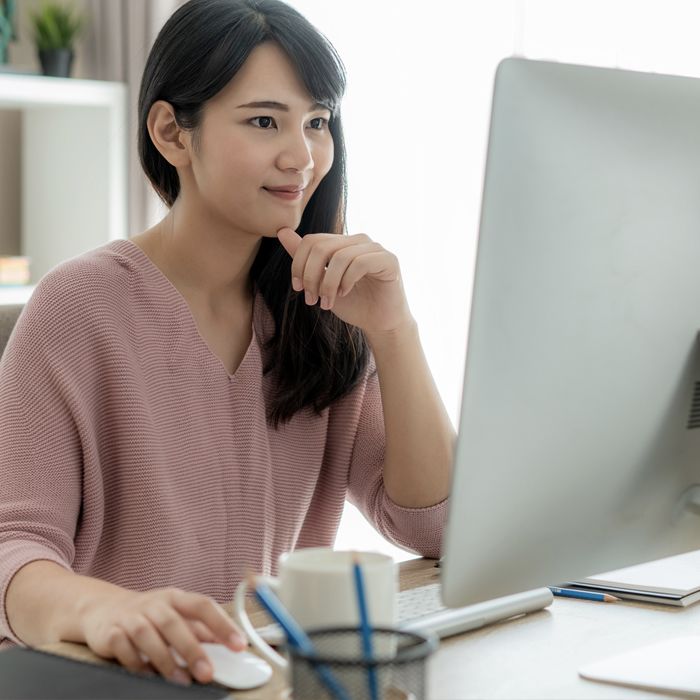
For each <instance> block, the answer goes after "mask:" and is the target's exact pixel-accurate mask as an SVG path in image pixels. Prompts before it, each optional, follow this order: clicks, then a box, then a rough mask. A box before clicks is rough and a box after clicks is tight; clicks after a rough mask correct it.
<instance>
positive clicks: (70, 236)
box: [0, 73, 128, 284]
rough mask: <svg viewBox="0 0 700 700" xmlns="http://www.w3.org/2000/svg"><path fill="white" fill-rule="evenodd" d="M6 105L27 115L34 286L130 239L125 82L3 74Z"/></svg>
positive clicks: (25, 246) (24, 247)
mask: <svg viewBox="0 0 700 700" xmlns="http://www.w3.org/2000/svg"><path fill="white" fill-rule="evenodd" d="M0 109H17V110H20V111H21V115H22V117H21V118H22V144H21V148H22V161H21V162H22V165H21V178H22V180H21V208H22V212H21V221H22V231H21V235H20V238H21V246H20V247H21V250H20V254H21V255H26V256H28V257H29V258H31V270H30V274H31V279H30V283H31V284H36V283H37V282H38V281H39V279H41V277H43V275H44V274H46V272H48V271H49V270H50V269H51V268H52V267H54V266H56V265H57V264H59V263H61V262H63V261H64V260H67V259H69V258H73V257H76V256H77V255H80V254H81V253H84V252H85V251H87V250H90V249H92V248H96V247H98V246H100V245H102V244H104V243H107V242H109V241H112V240H115V239H119V238H126V237H127V234H128V231H127V160H128V147H127V143H128V129H127V90H126V85H125V84H124V83H113V82H107V81H102V80H78V79H75V78H51V77H47V76H40V75H26V74H12V73H0ZM0 160H1V159H0ZM0 167H1V163H0Z"/></svg>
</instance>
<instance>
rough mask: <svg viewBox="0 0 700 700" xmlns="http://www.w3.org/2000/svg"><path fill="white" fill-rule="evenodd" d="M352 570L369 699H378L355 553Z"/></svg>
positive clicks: (365, 601)
mask: <svg viewBox="0 0 700 700" xmlns="http://www.w3.org/2000/svg"><path fill="white" fill-rule="evenodd" d="M352 561H353V572H354V574H355V591H356V593H357V607H358V608H359V610H360V631H361V632H362V651H363V653H364V656H365V661H367V662H370V663H369V664H368V666H367V682H368V684H369V696H370V698H371V700H378V697H379V694H378V692H377V673H376V670H375V668H374V666H373V665H372V664H371V662H372V660H373V656H374V652H373V650H372V629H371V627H370V623H369V615H368V614H367V598H366V596H365V583H364V578H363V576H362V569H361V568H360V560H359V557H358V556H357V554H356V553H355V554H353V557H352Z"/></svg>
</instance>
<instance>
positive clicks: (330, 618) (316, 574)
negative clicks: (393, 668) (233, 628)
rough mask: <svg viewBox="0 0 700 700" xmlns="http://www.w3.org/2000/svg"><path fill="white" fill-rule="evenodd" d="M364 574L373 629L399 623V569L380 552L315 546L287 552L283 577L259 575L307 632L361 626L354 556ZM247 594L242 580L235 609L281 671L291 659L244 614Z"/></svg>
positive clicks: (281, 570) (252, 639)
mask: <svg viewBox="0 0 700 700" xmlns="http://www.w3.org/2000/svg"><path fill="white" fill-rule="evenodd" d="M355 555H356V556H357V557H358V560H359V563H360V567H361V570H362V575H363V580H364V589H365V598H366V601H367V614H368V616H369V620H370V623H371V624H372V626H374V627H395V626H396V623H397V616H398V613H397V603H396V600H397V593H398V585H399V580H398V569H397V567H396V564H395V563H394V560H393V559H392V558H391V557H389V556H387V555H386V554H380V553H378V552H345V551H338V550H333V549H330V548H328V547H313V548H308V549H297V550H295V551H293V552H287V553H284V554H282V555H281V556H280V558H279V577H278V578H272V577H269V576H256V577H255V578H256V581H260V582H264V583H266V584H268V585H269V586H270V588H272V589H273V591H274V592H275V593H276V594H277V597H278V598H279V599H280V601H281V602H282V604H283V605H284V607H285V608H286V609H287V611H288V612H289V613H290V614H291V615H292V617H293V618H294V619H295V620H296V621H297V622H298V623H299V625H300V626H301V627H302V628H303V629H305V630H308V629H311V628H323V627H359V624H360V617H359V608H358V603H357V591H356V588H355V578H354V574H353V557H354V556H355ZM247 590H248V586H247V584H246V581H245V580H243V581H241V583H240V584H239V586H238V588H237V589H236V594H235V597H234V610H235V614H236V618H237V620H238V623H239V624H240V626H241V628H242V629H243V631H244V632H245V633H246V635H247V636H248V639H249V640H250V642H251V644H252V645H253V646H254V647H255V648H256V649H258V651H260V653H261V654H263V655H264V656H265V657H266V658H267V659H269V660H270V661H271V662H272V663H274V664H275V665H277V666H278V667H280V668H282V669H285V670H286V669H287V666H288V664H287V660H286V659H285V658H284V657H283V656H281V655H280V654H278V653H277V652H276V651H275V650H274V649H273V648H272V647H271V646H270V645H269V644H268V643H267V642H266V641H265V640H264V639H262V637H261V636H260V635H259V634H258V633H257V632H256V631H255V628H254V627H253V625H252V623H251V621H250V618H249V617H248V615H247V613H246V611H245V596H246V592H247Z"/></svg>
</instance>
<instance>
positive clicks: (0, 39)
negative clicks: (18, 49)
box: [0, 0, 17, 65]
mask: <svg viewBox="0 0 700 700" xmlns="http://www.w3.org/2000/svg"><path fill="white" fill-rule="evenodd" d="M16 38H17V30H16V28H15V0H0V65H4V64H5V63H7V62H8V60H7V47H8V44H9V43H10V42H11V41H14V40H15V39H16Z"/></svg>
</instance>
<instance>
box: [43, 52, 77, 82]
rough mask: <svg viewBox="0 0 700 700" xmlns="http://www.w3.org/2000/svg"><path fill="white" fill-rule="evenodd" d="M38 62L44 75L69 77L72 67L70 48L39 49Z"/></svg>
mask: <svg viewBox="0 0 700 700" xmlns="http://www.w3.org/2000/svg"><path fill="white" fill-rule="evenodd" d="M39 62H40V63H41V71H42V73H43V74H44V75H51V76H54V77H56V78H69V77H70V72H71V68H72V67H73V51H72V49H48V50H46V51H39Z"/></svg>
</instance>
